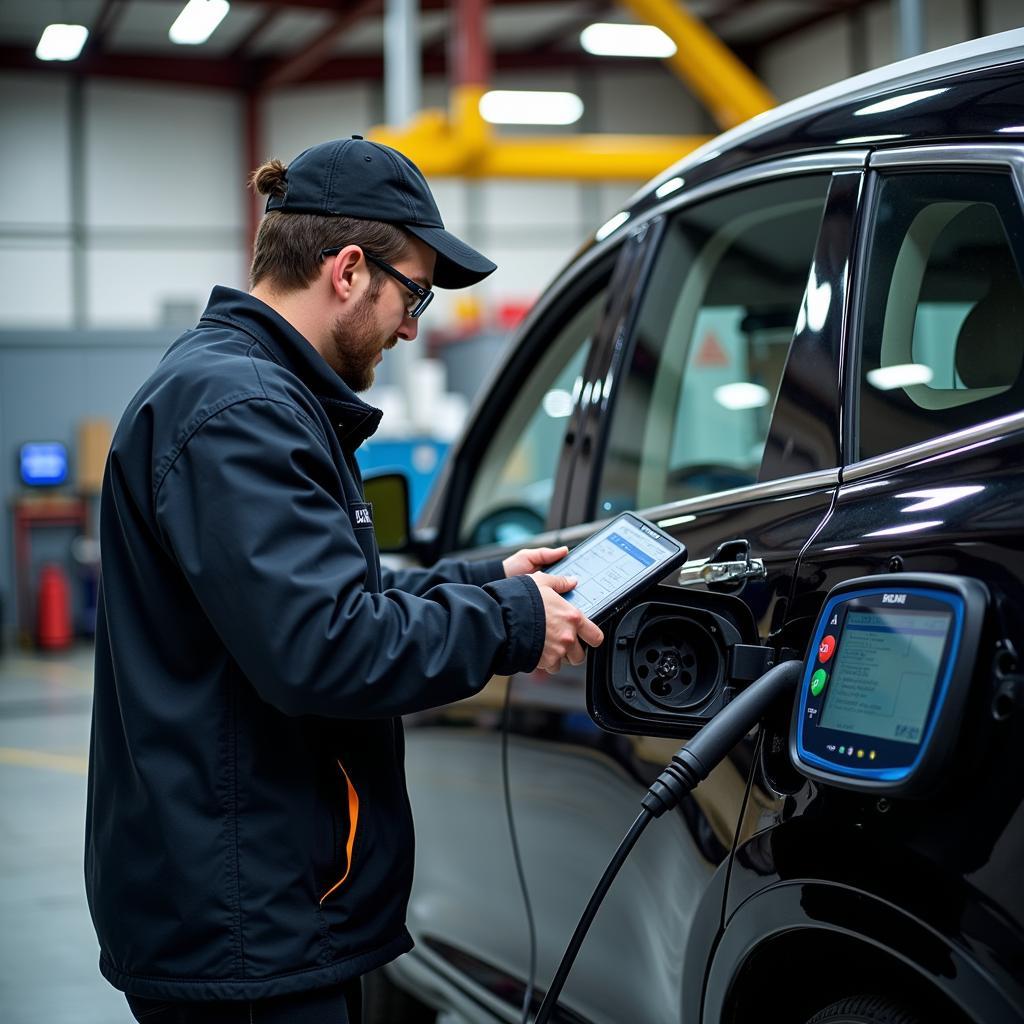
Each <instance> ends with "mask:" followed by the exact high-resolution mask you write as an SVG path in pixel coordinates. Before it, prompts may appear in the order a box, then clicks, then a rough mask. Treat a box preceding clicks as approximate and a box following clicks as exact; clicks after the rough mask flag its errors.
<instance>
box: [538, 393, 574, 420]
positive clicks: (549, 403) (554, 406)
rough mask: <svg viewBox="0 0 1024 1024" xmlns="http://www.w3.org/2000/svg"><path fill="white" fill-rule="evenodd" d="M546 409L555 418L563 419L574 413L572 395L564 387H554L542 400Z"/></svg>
mask: <svg viewBox="0 0 1024 1024" xmlns="http://www.w3.org/2000/svg"><path fill="white" fill-rule="evenodd" d="M541 405H542V406H543V407H544V411H545V412H546V413H547V414H548V415H549V416H550V417H551V418H552V419H553V420H561V419H565V417H566V416H571V415H572V395H570V394H569V392H568V391H564V390H562V388H553V389H552V390H551V391H549V392H548V393H547V394H546V395H545V396H544V400H543V401H542V402H541Z"/></svg>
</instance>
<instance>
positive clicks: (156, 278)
mask: <svg viewBox="0 0 1024 1024" xmlns="http://www.w3.org/2000/svg"><path fill="white" fill-rule="evenodd" d="M87 268H88V269H87V277H88V308H89V326H90V327H159V326H161V323H162V307H163V304H164V303H165V302H175V303H179V302H180V303H185V304H189V303H191V304H193V305H194V307H195V308H196V309H197V310H200V311H201V310H202V309H203V308H204V307H205V306H206V301H207V299H208V298H209V296H210V290H211V289H212V288H213V286H214V285H215V284H223V285H228V286H230V287H233V288H246V287H247V285H246V281H245V259H244V257H243V254H242V250H241V248H238V249H236V250H223V249H221V250H209V249H207V250H196V251H191V252H190V251H187V250H181V249H176V250H173V251H169V252H168V251H163V250H160V251H141V252H139V251H133V252H119V251H117V250H111V251H105V250H104V251H99V252H96V251H94V252H90V253H89V256H88V259H87Z"/></svg>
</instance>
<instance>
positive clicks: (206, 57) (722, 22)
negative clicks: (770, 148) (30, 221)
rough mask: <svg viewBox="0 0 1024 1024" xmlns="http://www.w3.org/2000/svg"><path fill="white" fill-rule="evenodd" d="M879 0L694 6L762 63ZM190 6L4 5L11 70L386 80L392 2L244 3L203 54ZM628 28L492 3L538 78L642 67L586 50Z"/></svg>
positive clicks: (433, 10)
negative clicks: (182, 28)
mask: <svg viewBox="0 0 1024 1024" xmlns="http://www.w3.org/2000/svg"><path fill="white" fill-rule="evenodd" d="M871 2H872V0H690V2H689V3H688V5H687V6H688V7H689V9H690V10H691V11H692V12H693V13H694V14H696V15H697V16H698V17H700V18H702V19H703V20H704V21H705V22H706V23H707V24H708V25H709V26H710V27H711V28H712V29H713V30H714V31H715V32H716V33H717V34H718V35H719V36H720V37H721V38H722V39H724V40H725V42H726V43H727V44H728V45H729V46H731V47H732V48H733V49H734V50H735V51H736V52H737V53H738V54H739V55H740V57H741V58H743V59H745V60H746V61H747V62H748V63H753V62H755V61H756V58H757V54H758V51H759V50H760V49H762V48H763V47H765V46H766V45H768V44H770V43H773V42H776V41H778V40H779V39H782V38H784V37H786V36H788V35H791V34H793V33H795V32H798V31H800V30H802V29H804V28H807V27H809V26H810V25H813V24H815V23H816V22H818V21H822V20H824V19H826V18H829V17H832V16H833V15H835V14H840V13H845V12H850V11H853V10H855V9H857V8H862V7H865V6H867V5H868V4H869V3H871ZM183 6H184V2H183V0H31V2H23V0H0V69H5V70H33V71H39V72H40V73H44V72H52V71H54V70H60V71H64V72H66V71H68V70H73V71H75V72H76V73H79V74H84V75H105V76H115V77H132V78H144V79H150V80H157V81H164V82H181V83H188V84H195V85H206V86H219V87H225V88H234V89H260V88H262V87H265V86H268V85H270V86H276V85H284V84H295V83H298V82H326V81H344V80H353V79H379V78H381V77H382V75H383V53H382V51H383V18H382V11H383V0H233V2H232V4H231V10H230V12H229V13H228V15H227V17H226V18H225V19H224V21H223V22H222V23H221V24H220V26H219V27H218V28H217V30H216V31H215V32H214V33H213V35H212V36H211V37H210V39H209V40H208V41H207V42H206V43H204V44H203V45H201V46H178V45H176V44H174V43H172V42H171V41H170V40H169V39H168V37H167V30H168V28H169V27H170V25H171V23H172V22H173V21H174V19H175V18H176V17H177V16H178V14H179V12H180V11H181V9H182V7H183ZM420 11H421V16H420V18H421V20H420V37H421V39H422V42H423V70H424V73H425V74H443V73H444V72H445V71H446V68H447V47H448V40H449V35H450V33H449V22H450V20H451V16H450V13H449V4H448V2H447V0H421V2H420ZM616 20H623V21H628V20H630V19H629V15H627V14H626V13H625V12H623V10H622V9H621V8H620V7H619V6H618V5H617V4H615V3H614V2H613V0H551V2H544V3H538V2H536V0H490V2H489V4H488V9H487V25H488V30H489V38H490V43H491V47H492V63H493V66H494V67H495V68H497V69H498V70H517V69H521V70H528V69H545V68H552V69H555V68H566V67H576V68H595V69H596V68H600V67H605V68H611V67H615V68H622V67H625V66H628V65H630V64H635V63H636V62H635V61H633V60H630V59H623V58H609V57H594V56H591V55H590V54H587V53H585V52H584V51H583V50H582V48H581V47H580V44H579V33H580V30H581V29H582V28H584V27H585V26H586V25H588V24H590V23H591V22H592V21H616ZM51 22H71V23H76V24H82V25H85V26H87V27H88V28H89V30H90V36H89V40H88V42H87V44H86V49H85V51H84V52H83V54H82V56H81V57H80V58H79V59H78V60H77V61H75V62H73V63H72V64H57V65H53V64H46V63H43V62H41V61H39V60H37V59H36V57H35V55H34V51H35V46H36V43H37V42H38V41H39V36H40V34H41V32H42V30H43V28H44V27H45V26H46V25H47V24H50V23H51ZM314 44H319V45H318V46H317V59H315V60H312V61H311V60H309V59H308V58H307V59H302V60H299V59H298V58H300V57H302V56H304V55H308V53H309V50H310V47H312V46H313V45H314ZM642 63H644V64H648V63H649V62H642Z"/></svg>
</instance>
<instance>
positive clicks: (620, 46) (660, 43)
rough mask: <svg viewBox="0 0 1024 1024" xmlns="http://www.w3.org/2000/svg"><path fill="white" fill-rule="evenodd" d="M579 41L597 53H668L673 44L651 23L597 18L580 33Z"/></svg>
mask: <svg viewBox="0 0 1024 1024" xmlns="http://www.w3.org/2000/svg"><path fill="white" fill-rule="evenodd" d="M580 45H581V46H582V47H583V49H584V50H586V51H587V53H593V54H596V55H597V56H599V57H671V56H672V55H673V54H674V53H675V52H676V44H675V43H674V42H672V39H671V38H670V37H669V36H667V35H665V33H664V32H662V31H661V29H660V28H657V27H655V26H654V25H621V24H620V25H612V24H609V23H608V22H597V23H596V24H594V25H588V26H587V27H586V28H585V29H584V30H583V31H582V32H581V33H580Z"/></svg>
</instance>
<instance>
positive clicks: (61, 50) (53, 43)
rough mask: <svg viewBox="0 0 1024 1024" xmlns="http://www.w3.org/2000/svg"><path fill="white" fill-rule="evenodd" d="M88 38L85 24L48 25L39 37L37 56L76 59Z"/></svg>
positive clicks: (42, 58) (48, 58) (49, 58)
mask: <svg viewBox="0 0 1024 1024" xmlns="http://www.w3.org/2000/svg"><path fill="white" fill-rule="evenodd" d="M88 38H89V30H88V29H87V28H86V27H85V26H84V25H47V26H46V28H44V29H43V34H42V35H41V36H40V37H39V43H38V45H37V46H36V56H37V57H38V58H39V59H40V60H74V59H75V58H76V57H77V56H78V55H79V54H80V53H81V52H82V47H83V46H85V41H86V39H88Z"/></svg>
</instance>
